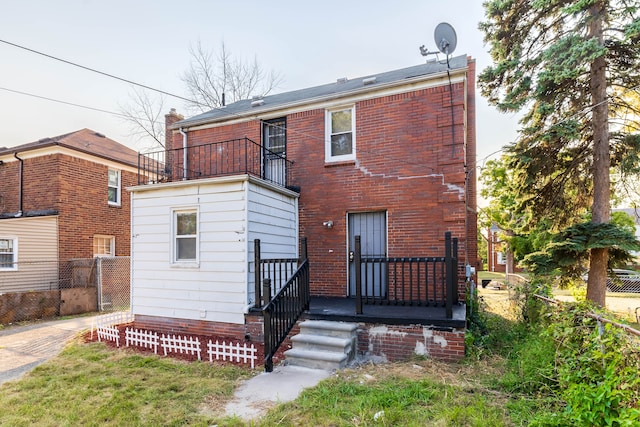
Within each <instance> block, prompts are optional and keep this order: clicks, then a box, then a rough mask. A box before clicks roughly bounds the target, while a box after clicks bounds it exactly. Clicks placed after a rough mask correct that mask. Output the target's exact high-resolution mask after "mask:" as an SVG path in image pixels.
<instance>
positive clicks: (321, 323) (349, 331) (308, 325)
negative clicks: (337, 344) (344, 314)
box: [300, 320, 358, 338]
mask: <svg viewBox="0 0 640 427" xmlns="http://www.w3.org/2000/svg"><path fill="white" fill-rule="evenodd" d="M357 328H358V325H357V324H355V323H346V322H331V321H328V320H305V321H304V322H302V323H300V333H301V334H308V335H323V336H328V337H341V338H352V337H355V336H357V334H358V333H357Z"/></svg>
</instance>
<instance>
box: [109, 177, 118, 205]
mask: <svg viewBox="0 0 640 427" xmlns="http://www.w3.org/2000/svg"><path fill="white" fill-rule="evenodd" d="M108 186H109V189H108V200H109V204H110V205H116V206H120V171H119V170H115V169H109V183H108Z"/></svg>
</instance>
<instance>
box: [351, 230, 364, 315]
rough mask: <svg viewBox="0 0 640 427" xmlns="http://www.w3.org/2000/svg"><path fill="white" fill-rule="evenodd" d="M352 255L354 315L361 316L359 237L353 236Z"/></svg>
mask: <svg viewBox="0 0 640 427" xmlns="http://www.w3.org/2000/svg"><path fill="white" fill-rule="evenodd" d="M354 249H355V250H354V253H353V268H355V272H354V273H355V274H354V275H355V281H356V314H362V277H361V275H362V271H361V270H362V269H361V267H360V265H361V264H360V263H361V260H360V253H361V249H360V236H355V248H354Z"/></svg>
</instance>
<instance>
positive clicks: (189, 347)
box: [160, 335, 202, 360]
mask: <svg viewBox="0 0 640 427" xmlns="http://www.w3.org/2000/svg"><path fill="white" fill-rule="evenodd" d="M160 341H161V343H162V344H161V345H162V349H163V350H164V355H165V356H166V355H167V354H168V353H180V354H191V355H195V354H196V353H197V354H198V360H202V359H201V358H200V339H199V338H193V337H187V336H186V335H185V336H184V337H181V336H180V335H162V337H161V338H160Z"/></svg>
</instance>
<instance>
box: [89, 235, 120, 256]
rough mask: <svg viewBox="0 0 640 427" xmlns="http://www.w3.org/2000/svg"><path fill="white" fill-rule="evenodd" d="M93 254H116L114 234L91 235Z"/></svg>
mask: <svg viewBox="0 0 640 427" xmlns="http://www.w3.org/2000/svg"><path fill="white" fill-rule="evenodd" d="M93 256H94V257H106V256H116V238H115V237H114V236H100V235H95V236H93Z"/></svg>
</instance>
